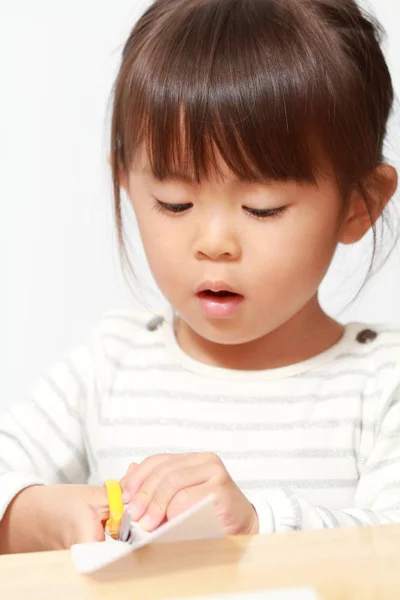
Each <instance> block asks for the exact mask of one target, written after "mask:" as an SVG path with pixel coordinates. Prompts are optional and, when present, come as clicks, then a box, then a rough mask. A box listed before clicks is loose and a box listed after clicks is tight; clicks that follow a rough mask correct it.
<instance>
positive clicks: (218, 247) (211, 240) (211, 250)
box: [195, 218, 241, 261]
mask: <svg viewBox="0 0 400 600" xmlns="http://www.w3.org/2000/svg"><path fill="white" fill-rule="evenodd" d="M195 256H196V258H197V259H198V260H214V261H215V260H223V261H225V260H226V261H232V260H238V259H239V258H240V256H241V247H240V243H239V240H238V237H237V235H236V234H235V231H234V230H233V227H232V226H231V224H230V223H229V222H228V220H227V219H221V218H216V219H212V220H211V221H209V222H208V223H204V222H203V223H201V224H200V227H199V234H198V236H197V240H196V244H195Z"/></svg>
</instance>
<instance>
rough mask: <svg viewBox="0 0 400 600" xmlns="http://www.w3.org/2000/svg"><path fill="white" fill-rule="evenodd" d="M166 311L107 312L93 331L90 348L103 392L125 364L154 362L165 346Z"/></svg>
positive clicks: (137, 364)
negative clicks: (164, 324) (163, 332)
mask: <svg viewBox="0 0 400 600" xmlns="http://www.w3.org/2000/svg"><path fill="white" fill-rule="evenodd" d="M166 315H167V311H166V309H160V310H157V311H150V310H140V309H136V308H131V309H119V310H112V311H107V312H105V313H104V314H103V315H102V317H101V319H100V320H99V322H98V323H97V325H96V326H95V327H94V329H93V330H92V334H91V338H90V348H91V354H92V361H93V363H94V369H95V372H96V379H97V381H98V383H99V384H100V386H101V387H102V388H103V389H108V388H109V386H110V382H111V380H112V379H114V378H115V377H116V376H117V374H118V372H119V371H121V370H123V369H124V365H125V366H126V365H127V364H129V365H136V366H137V367H138V368H140V365H141V363H142V362H143V360H151V359H152V357H153V355H154V353H160V352H161V351H162V350H163V348H164V346H165V344H164V338H163V335H162V325H163V323H164V321H165V318H166Z"/></svg>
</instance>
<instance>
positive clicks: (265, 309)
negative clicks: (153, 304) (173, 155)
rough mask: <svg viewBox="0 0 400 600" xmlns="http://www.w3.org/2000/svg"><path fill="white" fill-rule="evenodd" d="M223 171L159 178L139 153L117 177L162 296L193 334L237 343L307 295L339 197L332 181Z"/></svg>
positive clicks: (324, 264) (260, 332) (333, 240)
mask: <svg viewBox="0 0 400 600" xmlns="http://www.w3.org/2000/svg"><path fill="white" fill-rule="evenodd" d="M223 175H224V177H223V178H217V176H216V177H215V178H210V179H209V180H207V182H204V183H201V184H196V183H190V182H185V181H181V180H168V181H162V182H161V181H157V180H156V179H155V178H154V177H153V176H152V174H151V172H150V170H149V168H148V165H147V162H146V157H145V156H142V159H141V161H138V164H137V165H136V166H135V168H134V169H132V170H131V171H130V173H129V178H128V180H125V181H123V182H122V183H123V185H124V187H125V189H126V191H127V193H128V195H129V197H130V199H131V201H132V203H133V207H134V210H135V213H136V216H137V220H138V224H139V229H140V232H141V236H142V240H143V244H144V248H145V252H146V255H147V258H148V261H149V264H150V268H151V270H152V272H153V275H154V278H155V280H156V282H157V284H158V286H159V287H160V289H161V291H162V293H163V294H164V296H165V297H166V298H167V299H168V301H169V302H170V304H171V305H172V306H173V307H174V308H175V310H176V311H177V312H178V313H179V314H180V315H181V317H182V318H183V320H184V321H185V322H186V323H187V324H188V325H189V326H190V327H191V328H192V329H193V330H194V331H195V332H196V333H197V334H199V335H200V336H201V337H203V338H205V339H208V340H209V341H212V342H216V343H223V344H242V343H247V342H250V341H253V340H256V339H258V338H261V337H262V336H265V335H267V334H269V333H271V332H272V331H274V330H276V329H277V328H278V327H280V326H281V325H283V324H284V323H286V322H287V321H289V320H290V319H291V318H293V317H294V316H295V315H296V314H298V313H299V312H300V311H301V310H302V309H303V308H304V307H306V306H307V305H308V304H310V302H312V301H313V300H315V297H316V294H317V290H318V287H319V285H320V283H321V281H322V279H323V277H324V275H325V273H326V271H327V269H328V267H329V264H330V262H331V260H332V257H333V254H334V251H335V248H336V245H337V242H338V235H339V229H340V222H341V219H340V210H341V200H340V196H339V192H338V190H337V187H336V186H335V185H334V183H333V180H328V179H321V180H320V181H319V182H318V187H316V186H314V185H312V184H299V183H296V182H286V183H266V184H255V183H251V184H249V183H242V182H239V181H237V180H236V179H235V178H234V177H233V176H232V174H231V173H230V172H229V170H228V169H225V170H224V171H223ZM224 291H225V292H226V293H225V294H224ZM228 292H230V293H228ZM232 292H234V293H235V294H236V295H232Z"/></svg>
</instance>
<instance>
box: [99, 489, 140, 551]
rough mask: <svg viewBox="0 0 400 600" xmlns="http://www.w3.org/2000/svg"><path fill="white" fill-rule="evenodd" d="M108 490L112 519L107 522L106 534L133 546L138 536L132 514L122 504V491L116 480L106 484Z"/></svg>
mask: <svg viewBox="0 0 400 600" xmlns="http://www.w3.org/2000/svg"><path fill="white" fill-rule="evenodd" d="M104 485H105V487H106V490H107V498H108V505H109V508H110V518H109V519H108V520H107V522H106V532H107V533H108V535H109V536H110V537H112V538H113V539H114V540H119V541H121V542H127V543H128V544H133V543H134V542H136V541H137V539H138V536H137V532H136V531H135V528H134V527H133V525H132V519H131V515H130V512H129V510H128V509H127V508H125V506H124V503H123V502H122V489H121V486H120V484H119V482H118V481H116V480H115V479H107V480H106V481H105V482H104Z"/></svg>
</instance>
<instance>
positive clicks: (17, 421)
mask: <svg viewBox="0 0 400 600" xmlns="http://www.w3.org/2000/svg"><path fill="white" fill-rule="evenodd" d="M92 385H93V368H92V365H91V358H90V351H89V348H87V347H85V346H82V347H80V348H78V349H76V350H75V351H74V352H72V353H70V354H69V355H67V356H66V357H65V358H64V360H62V361H60V362H59V363H58V364H56V365H55V366H53V367H52V368H51V369H49V370H48V372H47V374H46V375H44V376H43V377H42V378H41V379H39V381H38V382H37V383H36V385H35V386H34V387H33V389H32V391H31V394H30V396H29V398H27V399H26V400H25V401H23V402H20V403H15V404H13V405H11V406H10V407H9V408H8V409H7V410H6V411H5V412H4V413H3V414H2V415H1V416H0V518H2V516H3V515H4V513H5V511H6V509H7V506H8V504H9V503H10V502H11V500H12V499H13V498H14V497H15V495H16V494H17V493H18V492H20V491H21V490H23V489H24V488H26V487H28V486H31V485H35V484H56V483H85V482H86V481H87V479H88V475H89V467H88V460H87V456H86V450H85V440H84V431H85V430H84V426H83V422H82V415H83V414H84V410H83V404H84V403H85V402H86V399H87V396H88V395H89V394H90V389H91V386H92Z"/></svg>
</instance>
